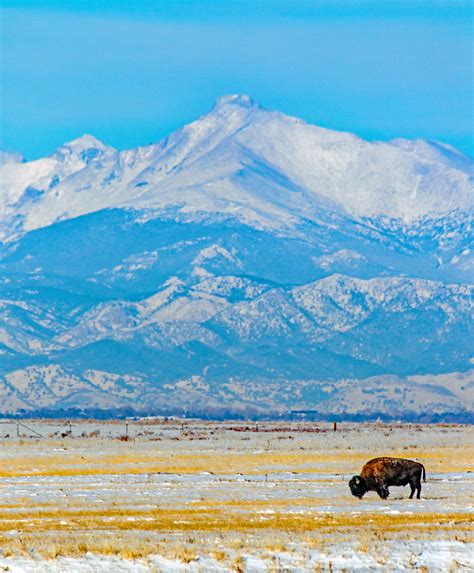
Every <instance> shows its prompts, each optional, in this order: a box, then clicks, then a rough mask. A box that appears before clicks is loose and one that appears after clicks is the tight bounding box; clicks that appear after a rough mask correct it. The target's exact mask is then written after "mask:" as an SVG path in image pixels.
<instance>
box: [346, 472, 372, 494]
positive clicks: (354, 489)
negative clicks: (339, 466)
mask: <svg viewBox="0 0 474 573" xmlns="http://www.w3.org/2000/svg"><path fill="white" fill-rule="evenodd" d="M349 487H350V488H351V493H352V495H354V496H355V497H358V498H359V499H362V496H363V495H364V493H366V492H367V491H368V490H367V486H366V485H365V481H364V478H363V477H360V476H354V477H353V478H352V479H351V481H350V482H349Z"/></svg>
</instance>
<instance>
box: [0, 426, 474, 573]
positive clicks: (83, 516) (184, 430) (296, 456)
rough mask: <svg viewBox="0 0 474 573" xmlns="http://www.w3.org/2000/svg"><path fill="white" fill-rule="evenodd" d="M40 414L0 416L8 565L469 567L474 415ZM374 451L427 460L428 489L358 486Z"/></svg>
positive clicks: (0, 505)
mask: <svg viewBox="0 0 474 573" xmlns="http://www.w3.org/2000/svg"><path fill="white" fill-rule="evenodd" d="M27 425H28V428H29V429H28V428H25V427H21V430H20V433H21V435H20V437H17V436H16V435H15V428H16V426H15V422H14V421H12V422H11V423H10V424H2V425H1V426H0V436H1V435H2V434H3V438H2V440H1V446H2V447H1V449H0V529H1V532H2V535H1V537H0V568H1V567H3V569H4V570H5V571H6V570H8V571H13V572H19V571H28V572H29V571H53V572H59V571H65V572H69V571H71V572H72V571H80V572H84V573H85V572H89V571H90V572H92V571H98V570H100V571H127V572H128V571H147V572H148V571H163V572H166V573H168V572H169V573H171V572H172V573H175V572H177V571H182V572H190V573H191V572H202V573H206V572H208V571H209V572H211V571H215V572H221V571H222V572H224V571H226V572H227V571H241V572H246V573H253V572H260V571H262V572H268V573H270V572H272V571H289V572H292V573H293V572H295V573H296V572H301V573H306V571H318V570H319V571H344V570H349V571H400V570H413V571H427V570H428V571H440V572H441V571H443V572H444V571H453V572H454V571H469V570H472V555H473V553H472V552H473V548H474V545H473V540H472V533H473V527H472V524H473V519H472V518H473V504H472V501H473V497H474V473H473V470H474V467H473V462H474V455H473V453H474V452H473V448H472V446H469V445H467V444H472V443H473V442H474V440H473V438H474V436H473V429H472V427H471V426H457V425H418V424H392V425H388V424H381V423H376V424H368V423H367V424H349V423H346V424H339V425H338V428H337V431H334V430H333V428H332V425H330V424H327V423H326V424H325V423H309V422H301V423H287V422H260V423H259V424H258V425H256V424H255V423H254V422H226V423H213V422H200V421H197V420H194V421H193V420H189V421H183V422H182V421H180V420H177V419H171V420H168V421H163V420H145V421H141V422H134V421H130V422H129V424H128V426H127V427H126V426H125V423H124V422H123V421H121V422H107V423H102V422H96V421H78V422H75V421H73V422H72V426H71V429H72V435H68V434H67V432H68V430H69V425H68V423H66V422H65V421H49V422H47V423H46V422H45V421H37V422H36V421H31V422H28V424H27ZM257 430H258V431H257ZM34 432H37V433H39V434H41V435H43V436H44V437H39V436H38V435H36V437H33V435H34ZM126 432H127V433H128V440H127V439H125V438H124V436H125V433H126ZM64 433H66V435H65V436H64V437H62V434H64ZM7 434H8V435H9V436H10V437H8V438H5V435H7ZM11 436H14V437H11ZM377 455H399V456H400V457H407V458H411V459H416V460H419V461H422V462H423V463H424V464H425V466H426V469H427V482H426V483H425V484H423V491H422V499H421V500H409V499H408V492H407V491H406V489H404V488H391V495H390V497H389V499H388V500H380V499H379V498H378V497H377V496H376V494H375V493H369V494H367V495H366V496H365V497H364V499H363V500H362V501H360V500H358V499H356V498H354V497H352V496H351V494H350V491H349V488H348V486H347V482H348V480H349V479H350V477H351V476H352V475H354V474H357V473H358V472H359V470H360V468H361V466H362V465H363V463H364V462H365V461H367V460H368V459H370V458H372V457H375V456H377ZM0 570H2V569H0Z"/></svg>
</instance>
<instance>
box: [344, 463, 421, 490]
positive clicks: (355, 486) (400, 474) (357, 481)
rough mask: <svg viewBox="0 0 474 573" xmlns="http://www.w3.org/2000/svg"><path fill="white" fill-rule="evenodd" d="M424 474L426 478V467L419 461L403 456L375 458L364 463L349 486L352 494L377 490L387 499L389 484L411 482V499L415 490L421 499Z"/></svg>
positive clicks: (395, 484)
mask: <svg viewBox="0 0 474 573" xmlns="http://www.w3.org/2000/svg"><path fill="white" fill-rule="evenodd" d="M422 476H423V480H425V479H426V473H425V467H424V465H423V464H420V463H419V462H415V461H413V460H405V459H403V458H390V457H382V458H374V459H373V460H370V461H369V462H367V463H366V464H365V465H364V467H363V468H362V471H361V473H360V475H358V476H354V477H353V478H352V479H351V480H350V482H349V487H350V489H351V492H352V495H354V496H356V497H359V498H362V496H363V495H364V494H365V493H366V492H368V491H376V492H377V493H378V494H379V496H380V497H381V498H382V499H386V498H387V497H388V495H389V491H388V487H389V486H392V485H394V486H405V485H407V484H410V488H411V493H410V499H411V498H412V497H413V494H414V493H415V491H416V492H417V495H416V497H417V499H420V494H421V477H422Z"/></svg>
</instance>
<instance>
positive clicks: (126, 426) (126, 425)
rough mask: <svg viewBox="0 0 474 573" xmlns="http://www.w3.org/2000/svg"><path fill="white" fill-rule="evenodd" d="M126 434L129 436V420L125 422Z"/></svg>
mask: <svg viewBox="0 0 474 573" xmlns="http://www.w3.org/2000/svg"><path fill="white" fill-rule="evenodd" d="M125 435H126V436H127V438H128V422H125Z"/></svg>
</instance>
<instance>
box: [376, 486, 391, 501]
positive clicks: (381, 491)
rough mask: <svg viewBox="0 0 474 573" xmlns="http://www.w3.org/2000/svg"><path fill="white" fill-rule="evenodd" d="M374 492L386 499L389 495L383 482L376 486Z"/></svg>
mask: <svg viewBox="0 0 474 573" xmlns="http://www.w3.org/2000/svg"><path fill="white" fill-rule="evenodd" d="M376 492H377V493H378V494H379V497H381V498H382V499H387V497H388V495H389V491H388V489H387V487H386V486H385V485H384V484H381V485H378V486H377V488H376Z"/></svg>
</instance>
